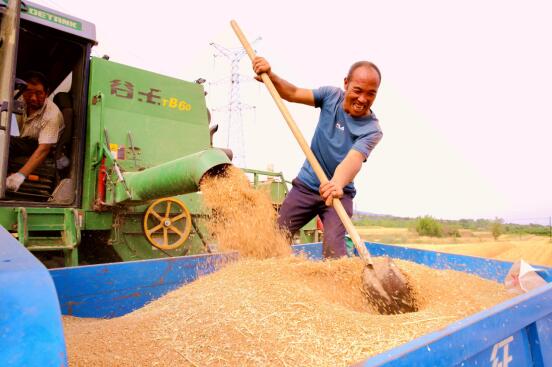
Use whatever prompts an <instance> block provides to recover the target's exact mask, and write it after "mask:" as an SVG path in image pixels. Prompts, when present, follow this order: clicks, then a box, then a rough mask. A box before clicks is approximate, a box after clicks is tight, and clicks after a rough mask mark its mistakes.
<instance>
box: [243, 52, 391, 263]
mask: <svg viewBox="0 0 552 367" xmlns="http://www.w3.org/2000/svg"><path fill="white" fill-rule="evenodd" d="M253 70H254V71H255V73H257V79H258V80H261V79H260V77H259V75H260V74H262V73H267V75H268V76H269V77H270V80H272V82H273V84H274V86H275V87H276V89H277V90H278V93H280V96H281V97H282V98H283V99H285V100H287V101H289V102H295V103H302V104H306V105H309V106H313V107H318V108H320V110H321V111H320V117H319V120H318V124H317V126H316V130H315V132H314V136H313V138H312V142H311V149H312V151H313V153H314V155H315V156H316V158H317V159H318V161H319V162H320V165H321V166H322V169H323V170H324V172H325V173H326V175H327V177H328V178H329V179H330V180H329V181H328V182H327V183H326V184H324V185H320V181H319V180H318V178H317V177H316V174H315V173H314V171H313V169H312V167H311V165H310V164H309V162H308V161H307V160H305V163H304V164H303V167H302V168H301V171H300V172H299V174H298V175H297V177H296V178H295V179H294V180H293V182H292V185H293V187H292V189H291V191H290V192H289V194H288V195H287V196H286V199H285V200H284V202H283V204H282V207H281V208H280V216H279V218H278V224H279V225H280V226H281V227H282V228H284V229H286V230H288V231H289V233H290V235H293V234H294V233H295V232H297V231H298V230H299V229H300V228H301V227H302V226H304V225H305V224H306V223H308V222H309V221H310V220H311V219H312V218H314V217H315V216H316V215H319V216H320V219H321V220H322V223H323V225H324V241H323V251H324V257H325V258H338V257H342V256H346V254H347V253H346V247H345V227H344V226H343V224H342V223H341V220H340V219H339V217H338V215H337V213H336V212H335V210H334V209H333V207H331V201H332V199H333V198H340V199H341V202H342V203H343V206H344V207H345V210H346V211H347V213H348V214H349V216H352V214H353V198H354V196H355V194H356V189H355V186H354V184H353V179H354V178H355V176H356V175H357V173H358V172H359V171H360V169H361V167H362V163H363V162H364V161H366V159H367V158H368V156H369V155H370V152H371V151H372V150H373V149H374V147H375V146H376V145H377V144H378V142H379V141H380V140H381V138H382V135H383V134H382V132H381V129H380V126H379V123H378V120H377V118H376V116H375V114H374V113H373V112H372V110H371V106H372V103H374V100H375V99H376V95H377V92H378V88H379V85H380V83H381V73H380V71H379V69H378V68H377V66H376V65H374V64H373V63H371V62H369V61H359V62H356V63H354V64H353V65H352V66H351V68H350V69H349V73H348V74H347V77H345V80H344V84H343V87H344V90H342V89H341V88H337V87H321V88H318V89H314V90H311V89H305V88H298V87H296V86H295V85H293V84H291V83H289V82H287V81H285V80H284V79H282V78H280V77H279V76H277V75H276V74H275V73H273V72H272V70H271V67H270V64H269V63H268V62H267V61H266V60H265V59H264V58H262V57H256V58H255V59H254V60H253Z"/></svg>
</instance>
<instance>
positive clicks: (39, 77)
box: [22, 70, 50, 93]
mask: <svg viewBox="0 0 552 367" xmlns="http://www.w3.org/2000/svg"><path fill="white" fill-rule="evenodd" d="M22 79H23V80H24V81H26V82H27V83H31V84H42V86H43V87H44V91H45V92H46V93H47V92H49V90H50V83H49V82H48V78H46V75H44V74H42V73H41V72H40V71H35V70H31V71H27V72H26V73H25V74H23V77H22Z"/></svg>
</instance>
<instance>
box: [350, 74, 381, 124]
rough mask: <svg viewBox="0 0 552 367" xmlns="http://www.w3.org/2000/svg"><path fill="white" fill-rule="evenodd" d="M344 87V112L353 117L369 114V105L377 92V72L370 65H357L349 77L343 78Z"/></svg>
mask: <svg viewBox="0 0 552 367" xmlns="http://www.w3.org/2000/svg"><path fill="white" fill-rule="evenodd" d="M344 87H345V99H344V101H343V109H344V110H345V112H347V113H348V114H349V115H351V116H353V117H363V116H366V115H368V114H370V107H371V106H372V103H374V100H375V99H376V95H377V93H378V87H379V76H378V73H377V72H376V71H375V70H374V69H372V68H370V67H365V66H361V67H358V68H356V69H355V70H354V71H353V75H351V78H350V79H347V78H345V84H344Z"/></svg>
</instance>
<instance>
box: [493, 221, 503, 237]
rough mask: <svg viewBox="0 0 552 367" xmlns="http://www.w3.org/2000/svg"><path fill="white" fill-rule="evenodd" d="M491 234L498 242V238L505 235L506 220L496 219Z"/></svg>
mask: <svg viewBox="0 0 552 367" xmlns="http://www.w3.org/2000/svg"><path fill="white" fill-rule="evenodd" d="M491 233H492V234H493V237H494V239H495V241H496V240H498V237H500V235H501V234H503V233H504V220H503V219H501V218H496V219H495V220H494V221H493V222H492V223H491Z"/></svg>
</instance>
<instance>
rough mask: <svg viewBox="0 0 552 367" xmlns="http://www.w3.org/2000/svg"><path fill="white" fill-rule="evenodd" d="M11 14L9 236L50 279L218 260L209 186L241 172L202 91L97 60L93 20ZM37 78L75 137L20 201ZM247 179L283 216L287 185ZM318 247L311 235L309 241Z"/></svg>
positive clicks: (2, 207)
mask: <svg viewBox="0 0 552 367" xmlns="http://www.w3.org/2000/svg"><path fill="white" fill-rule="evenodd" d="M0 4H1V5H2V7H1V9H2V40H3V46H2V47H1V54H0V62H1V65H0V67H1V73H2V75H1V90H0V97H1V102H2V112H1V113H2V115H1V126H0V147H1V148H2V149H1V150H0V152H1V153H0V154H2V156H1V159H0V161H1V163H0V223H1V225H2V226H3V227H4V228H6V229H7V230H8V231H9V232H11V233H12V234H13V235H14V236H15V237H16V238H17V239H18V240H19V242H21V243H22V244H23V245H25V247H26V248H27V249H28V250H30V251H32V252H33V253H34V254H35V255H36V256H37V257H38V258H39V259H41V260H42V261H43V262H44V263H45V264H46V265H48V266H50V267H58V266H75V265H78V264H83V263H84V264H87V263H99V262H112V261H129V260H140V259H150V258H158V257H172V256H182V255H186V254H196V253H202V252H208V251H210V246H209V245H210V242H211V241H212V239H211V238H210V236H209V233H208V232H207V231H206V229H205V218H206V217H207V216H208V214H209V213H207V212H206V211H205V209H204V208H203V205H202V197H201V193H200V192H198V190H199V187H198V185H199V181H200V179H201V177H202V176H203V175H204V174H206V173H207V172H209V171H211V170H216V169H219V168H220V167H222V166H224V165H228V164H231V152H229V151H228V150H225V149H224V150H223V149H216V148H213V147H212V134H213V132H214V131H213V129H210V128H209V123H210V121H209V120H210V118H209V112H208V110H207V106H206V102H205V92H204V89H203V87H202V85H201V84H199V83H196V82H188V81H183V80H179V79H176V78H171V77H168V76H164V75H160V74H156V73H153V72H150V71H146V70H141V69H137V68H134V67H131V66H128V65H122V64H119V63H116V62H112V61H109V60H108V58H97V57H91V50H92V47H93V46H94V45H95V44H96V38H95V37H96V35H95V26H94V25H93V24H91V23H89V22H86V21H84V20H82V19H78V18H75V17H72V16H69V15H65V14H62V13H60V12H58V11H54V10H51V9H48V8H45V7H42V6H37V5H34V4H32V3H30V2H25V3H20V2H19V1H10V2H9V6H8V5H7V2H6V1H4V2H3V3H2V2H0ZM31 70H32V71H39V72H41V73H43V74H45V75H46V77H47V78H48V80H49V81H50V84H51V87H52V88H51V90H52V91H53V92H52V93H51V95H50V96H49V98H50V99H52V100H53V101H54V102H55V103H56V104H57V106H58V107H59V109H60V110H61V112H62V114H63V116H64V124H65V128H64V130H63V132H62V134H61V136H60V140H59V141H58V143H57V145H56V147H55V149H53V152H51V154H50V156H49V157H48V158H47V160H46V162H45V163H43V164H42V165H41V166H40V167H39V168H38V169H37V170H35V172H33V175H32V176H29V177H28V178H27V180H25V182H24V183H23V184H22V186H21V187H20V189H19V190H18V191H17V192H14V191H9V190H7V189H6V187H5V182H6V177H7V175H9V174H10V173H13V172H17V170H18V169H19V168H20V167H21V165H22V164H23V163H24V162H25V161H26V159H28V157H17V156H14V155H13V154H11V155H10V152H9V140H10V131H11V130H13V128H14V126H13V125H15V119H14V117H13V116H15V115H17V114H20V113H21V111H22V106H21V103H20V101H18V100H17V96H18V95H21V93H22V92H23V90H24V88H25V85H24V83H23V82H22V81H21V80H20V79H19V78H20V75H23V74H24V73H25V72H28V71H31ZM14 96H16V97H15V98H14ZM60 162H64V163H65V164H64V165H63V166H62V167H60V164H59V163H60ZM244 171H245V172H246V173H247V174H248V175H249V176H251V181H252V184H254V186H255V187H258V188H260V189H265V190H268V192H269V193H270V194H271V197H272V199H273V203H274V206H275V207H277V206H278V205H279V204H281V202H282V200H283V198H284V197H285V194H286V193H287V185H286V182H285V180H284V178H283V176H282V174H281V173H272V172H265V171H256V170H251V169H244ZM313 240H318V231H317V229H316V228H315V226H314V224H313V223H311V224H310V225H308V226H306V227H305V229H304V230H303V231H302V232H301V241H302V242H309V241H313Z"/></svg>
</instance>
